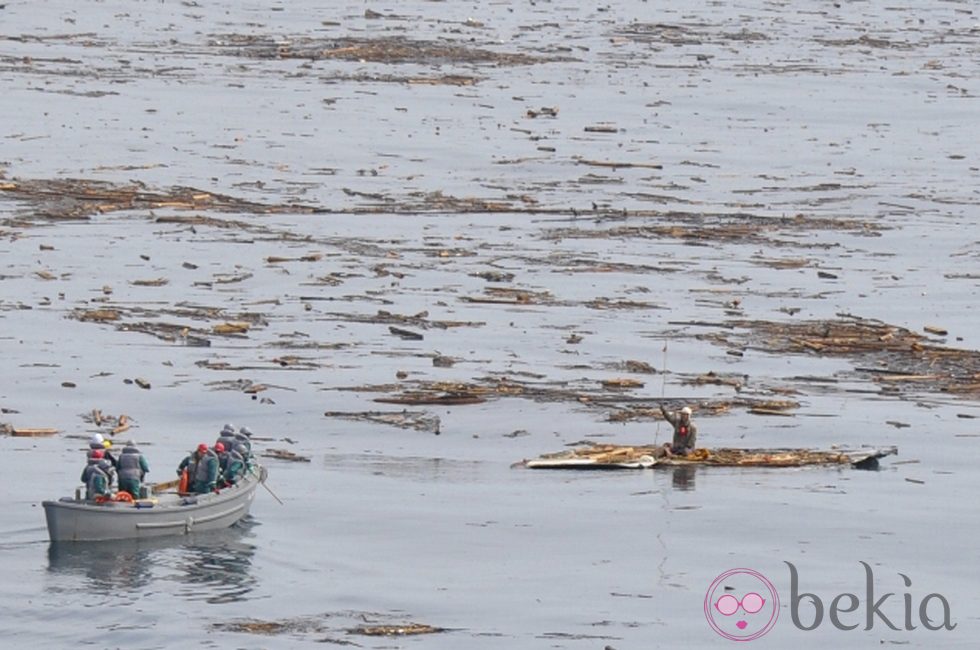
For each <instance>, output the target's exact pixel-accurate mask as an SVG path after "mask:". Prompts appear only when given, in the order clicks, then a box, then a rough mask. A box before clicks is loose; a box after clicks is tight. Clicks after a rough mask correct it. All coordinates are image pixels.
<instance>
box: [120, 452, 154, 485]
mask: <svg viewBox="0 0 980 650" xmlns="http://www.w3.org/2000/svg"><path fill="white" fill-rule="evenodd" d="M149 471H150V466H149V465H148V464H147V463H146V458H144V457H143V454H141V453H140V450H139V449H137V448H136V447H134V446H132V445H126V447H125V448H124V449H123V450H122V454H121V455H120V456H119V489H120V490H125V491H126V492H129V493H130V494H132V495H133V496H134V497H137V498H138V497H139V496H140V484H141V483H142V482H143V477H144V476H146V473H147V472H149Z"/></svg>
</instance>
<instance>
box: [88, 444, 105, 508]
mask: <svg viewBox="0 0 980 650" xmlns="http://www.w3.org/2000/svg"><path fill="white" fill-rule="evenodd" d="M106 465H108V463H107V462H106V460H105V458H103V453H102V450H101V449H93V450H92V451H91V452H90V453H89V459H88V463H87V464H86V465H85V469H83V470H82V483H84V484H85V498H86V499H88V500H89V501H94V500H95V498H96V497H99V496H107V495H108V494H109V483H110V479H109V475H108V474H106V472H105V469H104V467H105V466H106Z"/></svg>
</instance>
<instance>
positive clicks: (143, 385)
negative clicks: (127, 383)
mask: <svg viewBox="0 0 980 650" xmlns="http://www.w3.org/2000/svg"><path fill="white" fill-rule="evenodd" d="M133 382H134V383H135V384H136V385H137V386H139V387H140V388H142V389H143V390H150V382H148V381H147V380H145V379H143V378H142V377H137V378H136V379H134V380H133Z"/></svg>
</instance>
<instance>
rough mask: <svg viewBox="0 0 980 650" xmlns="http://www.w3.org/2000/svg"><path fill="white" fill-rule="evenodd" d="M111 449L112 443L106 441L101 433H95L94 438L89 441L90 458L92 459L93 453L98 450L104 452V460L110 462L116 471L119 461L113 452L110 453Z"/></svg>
mask: <svg viewBox="0 0 980 650" xmlns="http://www.w3.org/2000/svg"><path fill="white" fill-rule="evenodd" d="M111 447H112V441H110V440H106V439H105V438H104V437H103V436H102V434H101V433H93V434H92V437H91V438H89V440H88V448H89V452H88V453H89V457H91V453H92V452H93V451H95V450H96V449H98V450H99V451H101V452H102V458H103V459H104V460H106V461H108V462H109V464H111V465H112V467H113V469H115V468H116V467H117V466H118V464H119V461H118V460H117V459H116V457H115V456H113V455H112V452H110V451H109V449H110V448H111Z"/></svg>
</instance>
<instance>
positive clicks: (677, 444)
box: [660, 404, 698, 456]
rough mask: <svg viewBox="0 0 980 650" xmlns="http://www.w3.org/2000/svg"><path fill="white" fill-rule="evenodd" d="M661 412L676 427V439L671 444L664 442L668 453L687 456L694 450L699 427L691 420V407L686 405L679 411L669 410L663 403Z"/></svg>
mask: <svg viewBox="0 0 980 650" xmlns="http://www.w3.org/2000/svg"><path fill="white" fill-rule="evenodd" d="M660 412H661V413H663V416H664V419H665V420H667V421H668V422H670V424H671V426H673V427H674V439H673V441H672V442H671V443H670V444H666V443H665V444H664V451H665V452H666V455H668V456H669V455H672V454H674V455H678V456H687V455H688V454H690V453H691V452H692V451H694V446H695V444H696V443H697V438H698V428H697V427H696V426H694V423H693V422H691V407H689V406H685V407H684V408H682V409H681V410H680V411H679V412H674V411H668V410H667V409H666V408H665V407H664V405H663V404H661V405H660Z"/></svg>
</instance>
